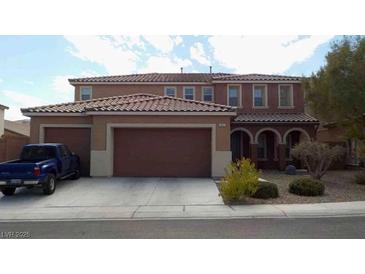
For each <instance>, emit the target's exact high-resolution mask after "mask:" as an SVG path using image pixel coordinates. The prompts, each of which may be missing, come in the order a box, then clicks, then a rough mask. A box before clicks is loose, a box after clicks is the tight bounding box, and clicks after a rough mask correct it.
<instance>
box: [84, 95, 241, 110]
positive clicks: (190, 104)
mask: <svg viewBox="0 0 365 274" xmlns="http://www.w3.org/2000/svg"><path fill="white" fill-rule="evenodd" d="M88 110H89V111H128V112H130V111H133V112H141V111H142V112H145V111H152V112H175V111H176V112H233V111H235V108H233V107H230V106H226V105H219V104H213V103H206V102H202V101H195V100H185V99H181V98H175V97H169V96H157V97H152V98H148V99H143V100H138V101H132V102H125V103H120V104H113V105H109V106H102V107H95V108H89V109H88Z"/></svg>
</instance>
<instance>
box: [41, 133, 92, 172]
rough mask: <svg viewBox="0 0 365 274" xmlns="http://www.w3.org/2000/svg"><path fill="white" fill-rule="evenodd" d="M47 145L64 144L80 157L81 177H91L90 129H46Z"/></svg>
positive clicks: (45, 139) (45, 138)
mask: <svg viewBox="0 0 365 274" xmlns="http://www.w3.org/2000/svg"><path fill="white" fill-rule="evenodd" d="M44 141H45V142H46V143H62V144H65V145H67V146H68V148H69V149H70V150H71V151H72V152H74V153H76V154H77V155H79V156H80V161H81V175H82V176H89V175H90V129H89V128H46V129H45V136H44Z"/></svg>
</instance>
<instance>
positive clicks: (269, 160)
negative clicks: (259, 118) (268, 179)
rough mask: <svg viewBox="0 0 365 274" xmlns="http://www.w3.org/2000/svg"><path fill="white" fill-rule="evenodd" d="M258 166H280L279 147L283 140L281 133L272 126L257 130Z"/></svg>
mask: <svg viewBox="0 0 365 274" xmlns="http://www.w3.org/2000/svg"><path fill="white" fill-rule="evenodd" d="M255 141H256V143H257V166H258V168H262V169H277V168H279V151H278V147H279V144H280V143H281V142H282V141H281V135H280V133H279V132H278V131H277V130H275V129H271V128H264V129H262V130H260V131H258V132H257V134H256V138H255Z"/></svg>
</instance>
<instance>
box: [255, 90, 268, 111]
mask: <svg viewBox="0 0 365 274" xmlns="http://www.w3.org/2000/svg"><path fill="white" fill-rule="evenodd" d="M256 86H263V87H265V102H264V103H265V105H264V106H255V87H256ZM267 90H268V86H267V84H253V85H252V108H258V109H260V108H261V109H263V108H268V107H269V106H268V101H269V98H268V91H267Z"/></svg>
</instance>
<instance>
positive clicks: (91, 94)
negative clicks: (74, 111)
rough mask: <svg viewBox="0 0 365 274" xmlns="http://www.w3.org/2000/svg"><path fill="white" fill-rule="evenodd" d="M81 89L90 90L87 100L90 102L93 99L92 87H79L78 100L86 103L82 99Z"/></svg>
mask: <svg viewBox="0 0 365 274" xmlns="http://www.w3.org/2000/svg"><path fill="white" fill-rule="evenodd" d="M82 88H90V99H88V100H92V99H93V87H92V86H80V88H79V92H80V94H79V95H80V96H79V99H80V101H87V100H83V99H82Z"/></svg>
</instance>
